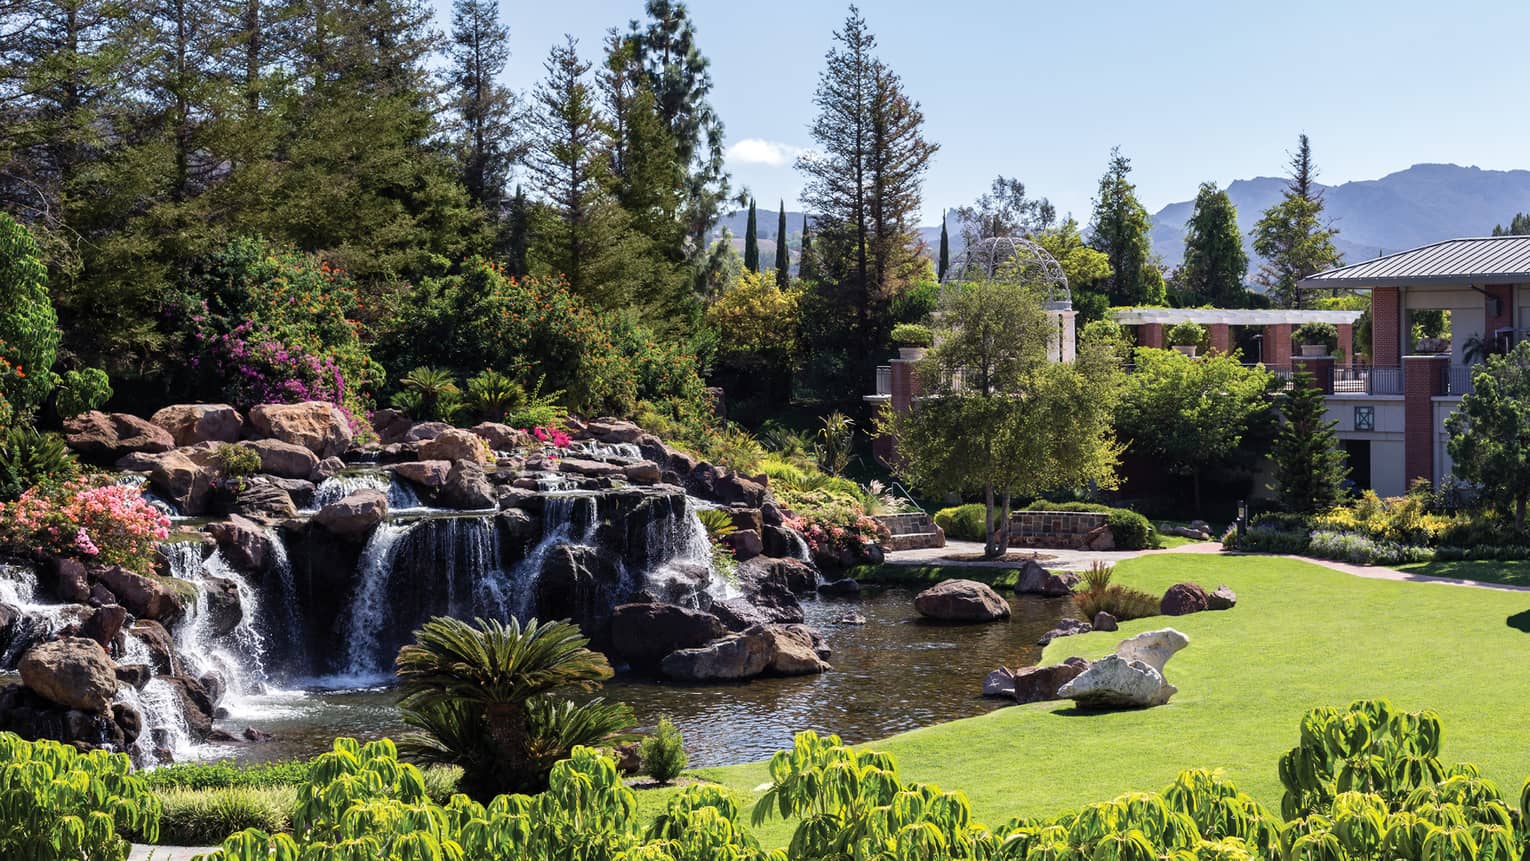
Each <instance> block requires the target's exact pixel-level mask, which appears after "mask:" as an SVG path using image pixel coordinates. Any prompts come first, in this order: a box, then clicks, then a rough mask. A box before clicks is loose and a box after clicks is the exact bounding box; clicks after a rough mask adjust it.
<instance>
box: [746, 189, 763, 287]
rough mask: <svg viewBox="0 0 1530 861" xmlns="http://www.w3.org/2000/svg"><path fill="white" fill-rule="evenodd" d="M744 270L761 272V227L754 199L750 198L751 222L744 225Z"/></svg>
mask: <svg viewBox="0 0 1530 861" xmlns="http://www.w3.org/2000/svg"><path fill="white" fill-rule="evenodd" d="M744 268H745V269H748V270H749V271H750V272H758V271H760V237H759V225H758V224H757V223H756V221H755V212H754V198H752V197H751V198H749V220H748V221H746V222H745V223H744Z"/></svg>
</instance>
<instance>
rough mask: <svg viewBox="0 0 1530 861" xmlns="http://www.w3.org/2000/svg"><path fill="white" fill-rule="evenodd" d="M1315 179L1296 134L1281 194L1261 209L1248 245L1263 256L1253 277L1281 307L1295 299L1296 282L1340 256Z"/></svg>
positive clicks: (1308, 150) (1304, 143)
mask: <svg viewBox="0 0 1530 861" xmlns="http://www.w3.org/2000/svg"><path fill="white" fill-rule="evenodd" d="M1316 178H1317V168H1316V167H1315V166H1314V165H1313V163H1312V144H1311V142H1310V141H1308V140H1307V136H1306V135H1302V136H1300V138H1298V140H1297V151H1296V154H1295V155H1293V156H1291V177H1290V180H1289V181H1287V183H1286V191H1285V194H1284V195H1282V197H1281V199H1280V202H1279V203H1276V204H1275V205H1274V206H1272V207H1270V208H1269V209H1267V210H1265V211H1264V217H1262V218H1260V219H1259V223H1258V224H1255V225H1254V229H1253V231H1252V232H1253V238H1254V250H1255V251H1256V252H1258V253H1259V256H1261V257H1263V258H1264V261H1265V262H1264V265H1263V266H1261V267H1259V274H1258V275H1257V276H1255V279H1254V280H1256V281H1258V282H1259V283H1260V284H1262V285H1264V287H1265V288H1266V289H1267V290H1268V291H1269V294H1270V298H1272V299H1274V300H1275V301H1276V302H1277V303H1279V304H1281V305H1283V306H1285V307H1287V308H1295V307H1297V306H1298V304H1299V303H1300V299H1301V297H1300V296H1298V295H1297V292H1296V283H1297V282H1298V281H1300V280H1302V279H1303V278H1305V277H1307V276H1308V275H1311V274H1313V273H1315V272H1321V271H1323V270H1324V269H1327V268H1328V267H1330V266H1337V265H1339V263H1341V262H1343V259H1344V255H1343V254H1341V253H1340V252H1339V250H1338V248H1337V247H1335V246H1334V244H1333V238H1334V236H1335V235H1337V234H1338V232H1339V231H1338V230H1336V229H1334V228H1333V227H1331V226H1330V225H1329V223H1328V222H1325V221H1324V220H1323V191H1322V189H1320V188H1318V187H1317V183H1316Z"/></svg>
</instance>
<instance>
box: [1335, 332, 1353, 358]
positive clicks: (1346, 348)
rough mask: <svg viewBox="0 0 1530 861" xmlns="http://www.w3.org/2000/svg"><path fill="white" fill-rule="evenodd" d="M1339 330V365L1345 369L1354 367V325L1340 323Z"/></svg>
mask: <svg viewBox="0 0 1530 861" xmlns="http://www.w3.org/2000/svg"><path fill="white" fill-rule="evenodd" d="M1336 328H1337V329H1338V330H1339V356H1338V359H1339V364H1340V365H1342V366H1344V367H1346V368H1350V367H1354V364H1355V324H1354V323H1340V324H1339V325H1338V326H1337V327H1336Z"/></svg>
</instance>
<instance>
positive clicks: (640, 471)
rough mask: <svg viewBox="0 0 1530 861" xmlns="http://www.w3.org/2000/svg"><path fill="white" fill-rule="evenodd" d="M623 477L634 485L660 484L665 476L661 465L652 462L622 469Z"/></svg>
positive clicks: (630, 465) (631, 464)
mask: <svg viewBox="0 0 1530 861" xmlns="http://www.w3.org/2000/svg"><path fill="white" fill-rule="evenodd" d="M622 477H623V478H626V479H627V480H628V481H630V482H632V483H633V484H658V483H659V479H661V478H662V477H663V474H662V473H661V472H660V471H659V465H658V464H656V463H654V462H653V461H651V460H644V461H639V462H638V463H630V464H628V465H626V466H624V467H622Z"/></svg>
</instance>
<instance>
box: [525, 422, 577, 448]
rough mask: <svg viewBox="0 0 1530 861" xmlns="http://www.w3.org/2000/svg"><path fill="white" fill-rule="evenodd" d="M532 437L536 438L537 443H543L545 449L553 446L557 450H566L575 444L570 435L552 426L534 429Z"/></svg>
mask: <svg viewBox="0 0 1530 861" xmlns="http://www.w3.org/2000/svg"><path fill="white" fill-rule="evenodd" d="M531 435H532V436H533V437H536V440H537V442H539V443H541V444H542V445H543V446H544V447H545V446H552V447H553V448H557V449H566V448H568V447H569V446H570V445H572V444H573V440H572V439H571V438H570V437H569V435H568V434H566V433H564V432H563V431H561V430H558V429H557V428H555V427H553V426H551V425H548V426H547V427H536V428H532V429H531Z"/></svg>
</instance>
